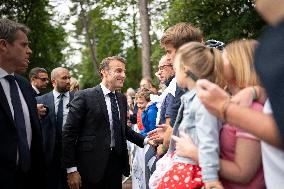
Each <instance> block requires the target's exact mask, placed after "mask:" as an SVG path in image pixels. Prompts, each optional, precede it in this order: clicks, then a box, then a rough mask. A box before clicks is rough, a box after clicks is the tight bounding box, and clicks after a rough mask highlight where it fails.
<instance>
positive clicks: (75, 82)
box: [70, 77, 80, 92]
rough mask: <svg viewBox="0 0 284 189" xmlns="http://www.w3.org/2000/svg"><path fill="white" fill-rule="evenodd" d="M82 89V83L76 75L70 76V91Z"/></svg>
mask: <svg viewBox="0 0 284 189" xmlns="http://www.w3.org/2000/svg"><path fill="white" fill-rule="evenodd" d="M79 90H80V84H79V81H78V80H77V79H75V78H74V77H71V78H70V92H76V91H79Z"/></svg>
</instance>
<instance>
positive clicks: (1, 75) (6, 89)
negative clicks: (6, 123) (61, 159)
mask: <svg viewBox="0 0 284 189" xmlns="http://www.w3.org/2000/svg"><path fill="white" fill-rule="evenodd" d="M6 75H9V74H8V73H7V72H6V71H5V70H3V69H2V68H0V83H1V85H2V88H3V90H4V93H5V95H6V99H7V101H8V104H9V107H10V110H11V113H12V116H13V118H14V108H13V105H12V100H11V94H10V85H9V82H8V80H6V79H5V76H6ZM11 75H14V73H13V74H11ZM16 85H17V87H18V91H19V96H20V100H21V104H22V109H23V114H24V119H25V126H26V133H27V141H28V145H29V147H31V141H32V128H31V120H30V113H29V108H28V105H27V103H26V100H25V98H24V96H23V93H22V91H21V89H20V87H19V85H18V83H17V81H16ZM18 159H19V153H17V161H18Z"/></svg>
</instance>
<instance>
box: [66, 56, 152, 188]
mask: <svg viewBox="0 0 284 189" xmlns="http://www.w3.org/2000/svg"><path fill="white" fill-rule="evenodd" d="M100 73H101V77H102V82H101V83H100V84H99V85H97V86H96V87H94V88H89V89H85V90H82V91H78V92H77V93H76V94H75V97H74V99H73V101H72V102H71V103H70V109H69V114H68V117H67V121H66V124H65V126H64V128H63V134H62V142H63V166H64V167H65V168H67V172H68V184H69V187H70V188H72V189H78V188H79V187H80V185H81V186H82V188H84V189H89V188H90V189H91V188H92V189H93V188H100V189H114V188H115V189H120V188H122V174H123V175H125V176H127V175H129V159H128V153H127V145H126V139H127V140H129V141H131V142H134V143H135V144H137V145H138V146H140V147H143V146H144V144H145V142H146V141H147V140H145V141H144V137H143V136H142V135H140V134H138V133H136V132H134V131H132V130H131V129H129V128H128V127H127V101H126V97H125V96H124V95H123V94H121V93H120V92H117V91H118V90H120V89H121V88H122V87H123V83H124V79H125V60H124V59H123V58H121V57H117V56H114V57H108V58H106V59H104V60H103V61H102V63H101V65H100Z"/></svg>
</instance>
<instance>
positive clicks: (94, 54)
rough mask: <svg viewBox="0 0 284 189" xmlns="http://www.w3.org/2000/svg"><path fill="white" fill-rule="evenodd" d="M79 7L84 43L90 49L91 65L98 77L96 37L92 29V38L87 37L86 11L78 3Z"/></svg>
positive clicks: (87, 20) (81, 4)
mask: <svg viewBox="0 0 284 189" xmlns="http://www.w3.org/2000/svg"><path fill="white" fill-rule="evenodd" d="M80 6H81V13H80V16H81V19H82V23H83V27H84V29H85V32H86V33H85V38H86V42H87V44H88V46H89V48H90V51H91V55H92V63H93V66H94V70H95V73H96V74H98V75H100V73H99V65H98V63H97V51H96V37H95V29H93V32H92V36H90V35H89V19H88V17H87V15H86V14H87V13H86V10H85V9H84V8H83V3H82V1H80Z"/></svg>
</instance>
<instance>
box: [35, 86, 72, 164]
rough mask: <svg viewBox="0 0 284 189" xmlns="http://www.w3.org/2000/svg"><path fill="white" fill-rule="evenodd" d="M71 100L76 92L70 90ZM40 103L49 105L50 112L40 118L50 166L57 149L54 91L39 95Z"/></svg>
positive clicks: (45, 151) (46, 155)
mask: <svg viewBox="0 0 284 189" xmlns="http://www.w3.org/2000/svg"><path fill="white" fill-rule="evenodd" d="M69 94H70V98H69V102H70V101H71V100H72V99H73V97H74V93H71V92H69ZM36 100H37V103H38V104H44V105H46V106H47V107H48V110H49V111H48V114H47V115H46V116H44V117H43V118H42V119H40V124H41V127H42V136H43V146H44V155H45V161H46V165H47V166H48V167H49V166H50V165H51V163H52V160H53V156H54V149H55V137H56V114H55V106H54V95H53V91H51V92H49V93H47V94H44V95H42V96H38V97H37V98H36Z"/></svg>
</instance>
